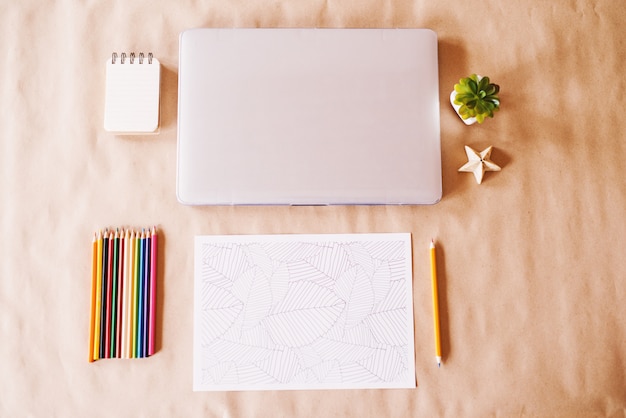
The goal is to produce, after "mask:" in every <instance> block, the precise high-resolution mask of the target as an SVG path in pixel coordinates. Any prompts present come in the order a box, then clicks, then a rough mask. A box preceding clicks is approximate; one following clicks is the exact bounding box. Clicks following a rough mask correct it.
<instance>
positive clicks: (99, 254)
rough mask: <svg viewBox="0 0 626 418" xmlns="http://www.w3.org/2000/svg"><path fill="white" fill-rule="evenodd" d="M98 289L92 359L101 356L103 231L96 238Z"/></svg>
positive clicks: (96, 292)
mask: <svg viewBox="0 0 626 418" xmlns="http://www.w3.org/2000/svg"><path fill="white" fill-rule="evenodd" d="M95 275H96V289H95V297H94V299H95V307H94V312H93V313H94V315H93V316H94V320H93V325H94V333H93V338H92V344H93V345H90V346H91V348H92V359H93V360H97V359H99V358H100V319H101V317H100V310H101V309H102V294H101V288H102V231H98V237H97V239H96V272H95Z"/></svg>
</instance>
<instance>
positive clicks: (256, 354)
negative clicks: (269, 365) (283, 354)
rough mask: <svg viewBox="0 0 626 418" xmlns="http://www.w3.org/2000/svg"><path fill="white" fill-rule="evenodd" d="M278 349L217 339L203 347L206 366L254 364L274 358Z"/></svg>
mask: <svg viewBox="0 0 626 418" xmlns="http://www.w3.org/2000/svg"><path fill="white" fill-rule="evenodd" d="M275 351H277V349H272V348H265V347H260V346H258V345H249V344H242V343H241V342H238V341H229V340H226V339H224V338H216V339H215V340H213V341H212V342H211V343H210V344H206V345H205V346H204V347H203V352H202V354H203V360H204V361H205V362H206V364H208V365H211V364H216V363H228V362H231V361H232V362H235V364H237V365H245V364H253V363H258V362H260V361H264V360H265V359H267V358H269V357H271V356H272V354H273V353H274V352H275Z"/></svg>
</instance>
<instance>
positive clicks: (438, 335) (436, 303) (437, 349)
mask: <svg viewBox="0 0 626 418" xmlns="http://www.w3.org/2000/svg"><path fill="white" fill-rule="evenodd" d="M430 277H431V280H432V285H433V320H434V325H435V353H436V360H437V366H438V367H441V332H440V329H439V293H438V291H437V257H436V256H435V241H434V240H431V241H430Z"/></svg>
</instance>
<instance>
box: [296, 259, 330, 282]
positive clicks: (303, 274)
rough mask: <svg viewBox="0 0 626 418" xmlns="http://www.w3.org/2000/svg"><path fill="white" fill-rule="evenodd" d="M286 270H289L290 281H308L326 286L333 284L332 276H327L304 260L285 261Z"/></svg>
mask: <svg viewBox="0 0 626 418" xmlns="http://www.w3.org/2000/svg"><path fill="white" fill-rule="evenodd" d="M287 270H288V272H289V281H290V282H294V281H309V282H313V283H317V284H318V285H320V286H324V287H327V288H331V287H332V286H333V285H334V284H335V281H334V279H333V278H332V277H329V276H328V275H327V274H325V273H324V272H322V271H320V270H319V269H318V268H317V267H316V266H314V265H312V264H311V263H309V262H308V261H306V260H298V261H294V262H289V263H287Z"/></svg>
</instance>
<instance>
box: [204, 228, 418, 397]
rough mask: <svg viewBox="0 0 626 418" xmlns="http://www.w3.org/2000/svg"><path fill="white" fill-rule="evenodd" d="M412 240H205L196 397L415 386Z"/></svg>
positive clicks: (364, 237) (379, 237)
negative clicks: (241, 392)
mask: <svg viewBox="0 0 626 418" xmlns="http://www.w3.org/2000/svg"><path fill="white" fill-rule="evenodd" d="M411 256H412V253H411V242H410V234H346V235H273V236H271V235H257V236H254V235H251V236H199V237H196V243H195V259H194V263H195V264H194V270H195V274H194V276H195V284H194V390H255V389H256V390H277V389H332V388H391V387H415V363H414V336H413V309H412V292H413V291H412V258H411Z"/></svg>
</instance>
